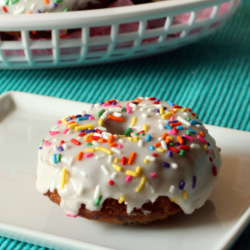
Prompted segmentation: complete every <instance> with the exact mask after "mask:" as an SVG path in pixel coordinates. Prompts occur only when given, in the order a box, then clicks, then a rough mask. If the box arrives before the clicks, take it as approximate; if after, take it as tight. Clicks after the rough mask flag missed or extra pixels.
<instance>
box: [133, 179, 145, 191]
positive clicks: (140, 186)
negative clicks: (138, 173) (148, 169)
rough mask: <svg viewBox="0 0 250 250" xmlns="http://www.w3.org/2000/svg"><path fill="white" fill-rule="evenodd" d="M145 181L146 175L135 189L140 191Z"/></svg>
mask: <svg viewBox="0 0 250 250" xmlns="http://www.w3.org/2000/svg"><path fill="white" fill-rule="evenodd" d="M145 183H146V176H142V178H141V181H140V183H139V185H138V186H137V188H136V189H135V192H140V191H141V190H142V188H143V187H144V185H145Z"/></svg>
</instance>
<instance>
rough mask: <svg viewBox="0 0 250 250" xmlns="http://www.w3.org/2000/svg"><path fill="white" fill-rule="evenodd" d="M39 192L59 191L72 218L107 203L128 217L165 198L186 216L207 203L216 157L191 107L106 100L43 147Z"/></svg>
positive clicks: (62, 124) (60, 125)
mask: <svg viewBox="0 0 250 250" xmlns="http://www.w3.org/2000/svg"><path fill="white" fill-rule="evenodd" d="M41 144H42V145H41V147H40V149H39V159H38V169H37V182H36V186H37V189H38V190H39V191H40V192H41V193H47V192H48V191H49V190H50V191H51V192H53V191H55V189H56V190H57V191H58V194H59V195H60V197H61V204H60V206H61V207H62V208H63V209H64V211H65V213H66V214H67V215H69V216H77V214H78V210H79V208H80V206H81V204H85V205H86V208H87V209H89V210H91V211H98V210H100V209H101V207H102V203H103V202H104V201H105V199H107V198H113V199H116V200H117V201H118V202H119V203H123V202H124V203H125V204H126V205H127V212H128V213H132V211H133V209H134V208H141V206H142V205H143V204H144V203H146V202H148V201H152V202H154V201H155V200H156V199H157V198H158V197H159V196H168V197H169V198H170V199H171V200H172V201H173V202H175V203H177V204H178V205H179V206H180V207H181V208H182V210H183V211H184V212H185V213H187V214H189V213H192V212H193V211H194V209H196V208H199V207H201V206H202V205H203V204H204V202H205V201H206V200H207V198H208V196H209V195H210V192H211V190H212V187H213V185H214V183H215V181H216V179H217V173H218V171H219V169H220V165H221V157H220V153H219V150H218V148H217V146H216V144H215V141H214V139H213V138H211V136H210V135H209V134H208V132H207V129H206V128H205V127H204V126H203V125H202V123H201V121H200V120H198V118H197V115H196V114H195V113H193V112H192V111H191V109H189V108H183V107H181V106H179V105H175V104H174V103H172V102H170V101H167V102H165V101H160V100H158V99H156V98H154V97H146V98H141V97H140V98H137V99H136V100H135V101H129V102H118V101H117V100H109V101H106V102H102V103H100V104H95V105H93V106H92V108H91V109H90V110H88V111H86V112H82V113H80V114H75V115H73V116H67V117H65V118H63V119H61V120H59V121H58V122H57V124H56V125H55V126H54V127H52V128H51V130H50V131H49V133H48V135H47V136H46V137H45V139H44V140H42V142H41Z"/></svg>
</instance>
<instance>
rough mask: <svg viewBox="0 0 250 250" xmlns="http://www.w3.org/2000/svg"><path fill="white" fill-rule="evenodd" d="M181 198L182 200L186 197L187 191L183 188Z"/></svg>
mask: <svg viewBox="0 0 250 250" xmlns="http://www.w3.org/2000/svg"><path fill="white" fill-rule="evenodd" d="M182 198H183V199H184V200H186V199H187V193H186V191H185V190H183V191H182Z"/></svg>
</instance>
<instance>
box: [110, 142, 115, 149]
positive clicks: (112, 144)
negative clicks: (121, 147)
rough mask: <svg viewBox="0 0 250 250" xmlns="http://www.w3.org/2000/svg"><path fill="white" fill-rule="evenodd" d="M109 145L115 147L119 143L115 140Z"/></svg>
mask: <svg viewBox="0 0 250 250" xmlns="http://www.w3.org/2000/svg"><path fill="white" fill-rule="evenodd" d="M109 146H110V147H111V148H113V147H116V146H117V144H116V143H115V142H113V143H110V144H109Z"/></svg>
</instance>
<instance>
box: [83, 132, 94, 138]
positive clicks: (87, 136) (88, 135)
mask: <svg viewBox="0 0 250 250" xmlns="http://www.w3.org/2000/svg"><path fill="white" fill-rule="evenodd" d="M93 134H94V133H89V134H87V135H85V136H84V139H87V138H89V137H90V136H92V135H93Z"/></svg>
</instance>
